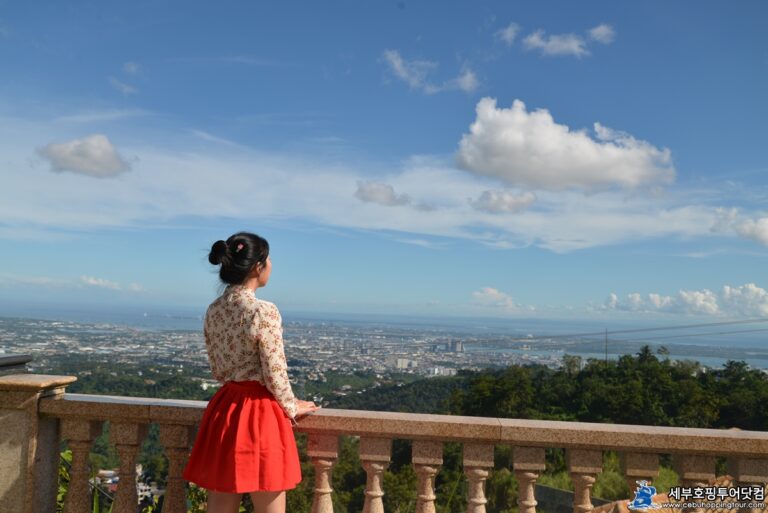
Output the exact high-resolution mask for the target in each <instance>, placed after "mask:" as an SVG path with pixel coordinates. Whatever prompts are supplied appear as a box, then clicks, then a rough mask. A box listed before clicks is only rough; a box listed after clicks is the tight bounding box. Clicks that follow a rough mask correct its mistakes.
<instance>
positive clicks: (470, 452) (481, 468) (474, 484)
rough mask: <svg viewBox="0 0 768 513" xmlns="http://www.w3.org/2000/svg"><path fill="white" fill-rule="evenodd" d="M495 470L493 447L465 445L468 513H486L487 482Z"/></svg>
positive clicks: (488, 445) (473, 444) (487, 445)
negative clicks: (491, 470) (491, 472)
mask: <svg viewBox="0 0 768 513" xmlns="http://www.w3.org/2000/svg"><path fill="white" fill-rule="evenodd" d="M491 468H493V445H490V444H475V443H466V444H464V473H465V474H466V476H467V481H468V483H469V489H468V490H467V513H485V503H486V502H488V500H486V498H485V480H486V479H488V474H489V473H490V472H489V470H488V469H491Z"/></svg>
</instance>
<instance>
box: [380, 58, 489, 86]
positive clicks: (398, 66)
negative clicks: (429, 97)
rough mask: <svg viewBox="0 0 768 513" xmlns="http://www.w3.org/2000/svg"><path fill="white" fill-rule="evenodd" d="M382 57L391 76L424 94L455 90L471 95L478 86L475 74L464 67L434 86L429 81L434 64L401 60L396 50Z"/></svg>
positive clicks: (478, 82)
mask: <svg viewBox="0 0 768 513" xmlns="http://www.w3.org/2000/svg"><path fill="white" fill-rule="evenodd" d="M383 57H384V61H385V62H386V63H387V65H388V66H389V69H390V71H391V72H392V74H394V75H395V76H396V77H397V78H399V79H400V80H402V81H403V82H405V83H406V84H408V86H409V87H410V88H411V89H417V90H420V91H422V92H423V93H426V94H436V93H440V92H443V91H455V90H461V91H464V92H468V93H471V92H472V91H474V90H476V89H477V88H478V87H479V85H480V81H479V80H478V78H477V75H476V74H475V72H474V71H472V70H471V69H470V68H469V67H468V66H466V65H465V66H464V68H463V70H462V72H461V74H460V75H458V76H457V77H455V78H452V79H449V80H446V81H444V82H443V83H442V84H435V83H433V82H432V81H430V80H429V74H430V73H432V72H433V71H434V70H435V69H437V63H436V62H432V61H420V60H413V61H408V60H406V59H403V57H402V56H401V55H400V52H398V51H397V50H385V51H384V53H383Z"/></svg>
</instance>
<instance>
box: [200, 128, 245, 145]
mask: <svg viewBox="0 0 768 513" xmlns="http://www.w3.org/2000/svg"><path fill="white" fill-rule="evenodd" d="M190 132H192V134H193V135H195V137H199V138H200V139H203V140H204V141H208V142H214V143H217V144H224V145H226V146H237V143H236V142H233V141H230V140H229V139H224V138H223V137H218V136H215V135H213V134H209V133H208V132H204V131H203V130H190Z"/></svg>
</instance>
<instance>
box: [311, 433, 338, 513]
mask: <svg viewBox="0 0 768 513" xmlns="http://www.w3.org/2000/svg"><path fill="white" fill-rule="evenodd" d="M307 455H308V456H309V457H310V459H311V460H312V465H314V467H315V495H314V498H313V499H312V513H333V501H332V500H331V492H333V489H332V488H331V469H332V468H333V466H334V465H335V464H336V460H337V459H338V457H339V437H338V436H333V435H317V434H315V433H310V434H309V440H308V443H307Z"/></svg>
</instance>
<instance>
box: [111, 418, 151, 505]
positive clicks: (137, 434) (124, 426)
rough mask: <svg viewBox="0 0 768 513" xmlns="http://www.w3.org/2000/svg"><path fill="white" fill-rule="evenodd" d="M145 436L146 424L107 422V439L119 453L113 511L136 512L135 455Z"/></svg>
mask: <svg viewBox="0 0 768 513" xmlns="http://www.w3.org/2000/svg"><path fill="white" fill-rule="evenodd" d="M146 436H147V425H146V424H136V423H134V422H125V421H114V422H110V424H109V439H110V440H111V441H112V443H114V444H115V449H117V454H119V455H120V472H119V475H120V482H119V483H118V485H117V493H116V494H115V505H114V508H113V510H112V511H113V512H114V513H136V509H137V507H138V504H139V498H138V494H137V493H136V456H137V454H138V452H139V447H140V446H141V443H142V442H143V441H144V438H145V437H146Z"/></svg>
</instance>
